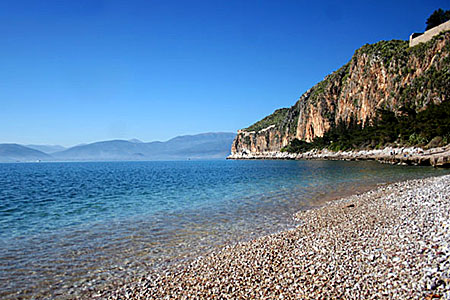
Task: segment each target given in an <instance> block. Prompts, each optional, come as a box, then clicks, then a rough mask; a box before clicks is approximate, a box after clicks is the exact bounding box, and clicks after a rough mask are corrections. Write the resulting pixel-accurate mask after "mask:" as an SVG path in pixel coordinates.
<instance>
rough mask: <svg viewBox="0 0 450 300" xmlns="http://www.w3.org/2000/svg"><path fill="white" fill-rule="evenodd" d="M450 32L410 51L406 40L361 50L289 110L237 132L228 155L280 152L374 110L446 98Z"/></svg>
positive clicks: (371, 115) (366, 119)
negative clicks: (292, 142) (295, 142)
mask: <svg viewBox="0 0 450 300" xmlns="http://www.w3.org/2000/svg"><path fill="white" fill-rule="evenodd" d="M449 72H450V32H449V31H447V32H444V33H441V34H440V35H439V36H436V37H434V38H433V39H432V40H430V41H429V42H427V43H422V44H419V45H417V46H415V47H412V48H410V47H408V42H407V41H398V40H394V41H381V42H379V43H376V44H372V45H364V46H363V47H361V48H360V49H358V50H356V52H355V54H354V55H353V57H352V59H351V60H350V61H349V62H348V63H347V64H346V65H344V66H343V67H341V68H340V69H339V70H337V71H335V72H334V73H332V74H330V75H328V76H327V77H325V79H324V80H323V81H321V82H319V83H318V84H317V85H315V86H314V87H312V88H311V89H310V90H308V91H307V92H306V93H304V94H303V95H302V96H301V97H300V99H299V100H298V101H297V103H295V104H294V105H293V106H292V107H290V108H285V109H280V110H277V111H275V112H274V114H272V115H270V116H268V117H266V118H264V119H263V120H261V121H259V122H257V123H255V124H253V125H252V126H250V127H248V128H246V129H242V130H239V131H238V134H237V136H236V139H235V140H234V142H233V145H232V149H231V151H232V154H233V155H234V154H249V153H257V152H273V151H280V150H281V149H282V148H283V147H284V146H286V145H288V144H289V143H290V141H292V140H293V139H294V138H297V139H299V140H304V141H307V142H310V141H312V140H313V139H314V138H316V137H321V136H323V134H324V133H325V132H326V131H328V130H329V129H330V128H331V127H333V126H336V125H337V124H338V123H343V124H350V123H351V122H356V123H358V124H362V125H363V126H364V125H366V124H372V123H373V122H374V120H375V119H376V117H377V110H379V109H383V110H389V111H393V112H395V114H401V113H402V108H405V107H406V108H408V109H414V110H416V111H420V110H422V109H424V108H425V107H427V105H429V104H430V103H435V104H440V103H442V102H443V101H445V100H448V99H450V88H449V86H450V76H449V75H448V74H449Z"/></svg>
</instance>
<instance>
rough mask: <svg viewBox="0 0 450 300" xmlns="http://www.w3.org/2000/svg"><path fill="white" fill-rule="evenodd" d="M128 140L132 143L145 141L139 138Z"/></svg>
mask: <svg viewBox="0 0 450 300" xmlns="http://www.w3.org/2000/svg"><path fill="white" fill-rule="evenodd" d="M128 141H129V142H132V143H137V144H142V143H143V141H141V140H138V139H131V140H128Z"/></svg>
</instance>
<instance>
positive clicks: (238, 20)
mask: <svg viewBox="0 0 450 300" xmlns="http://www.w3.org/2000/svg"><path fill="white" fill-rule="evenodd" d="M437 8H443V9H450V1H448V0H442V1H438V0H426V1H414V0H412V1H411V0H410V1H392V0H391V1H372V0H365V1H301V0H298V1H283V0H280V1H275V0H273V1H253V0H245V1H244V0H241V1H234V0H227V1H225V0H223V1H214V0H207V1H196V0H189V1H172V0H155V1H151V0H149V1H133V0H125V1H115V0H104V1H102V0H77V1H69V0H67V1H62V0H58V1H52V0H46V1H35V0H32V1H21V0H1V1H0V41H1V43H0V66H1V67H0V143H20V144H59V145H63V146H73V145H76V144H80V143H89V142H94V141H100V140H110V139H132V138H137V139H140V140H143V141H146V142H148V141H155V140H161V141H164V140H168V139H170V138H172V137H175V136H179V135H186V134H197V133H203V132H236V131H237V130H238V129H240V128H245V127H248V126H249V125H251V124H253V123H254V122H256V121H258V120H260V119H262V118H263V117H265V116H267V115H269V114H271V113H272V112H273V111H274V110H275V109H278V108H281V107H290V106H292V105H293V104H294V103H295V102H296V101H297V100H298V98H299V97H300V96H301V95H302V94H303V93H304V92H305V91H307V90H308V89H309V88H311V87H312V86H313V85H314V84H316V83H318V82H319V81H321V80H322V79H323V78H324V77H325V76H326V75H327V74H329V73H331V72H333V71H334V70H337V69H338V68H339V67H340V66H342V65H343V64H345V63H346V62H347V61H349V60H350V58H351V56H352V55H353V53H354V52H355V50H356V49H358V48H359V47H361V46H362V45H364V44H367V43H375V42H378V41H380V40H391V39H402V40H407V39H408V38H409V35H410V34H411V33H412V32H422V31H423V30H424V29H425V21H426V19H427V18H428V16H429V15H430V14H431V13H432V12H433V11H434V10H435V9H437Z"/></svg>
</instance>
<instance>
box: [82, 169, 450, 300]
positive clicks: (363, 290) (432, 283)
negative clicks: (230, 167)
mask: <svg viewBox="0 0 450 300" xmlns="http://www.w3.org/2000/svg"><path fill="white" fill-rule="evenodd" d="M449 220H450V175H444V176H440V177H429V178H425V179H416V180H408V181H404V182H400V183H394V184H389V185H385V186H380V187H378V188H376V189H373V190H371V191H369V192H365V193H362V194H357V195H353V196H350V197H345V198H342V199H340V200H335V201H331V202H328V203H327V204H325V205H324V206H322V207H320V208H317V209H312V210H308V211H303V212H299V213H297V214H296V221H297V223H298V225H297V227H296V228H295V229H292V230H288V231H282V232H279V233H275V234H271V235H268V236H263V237H261V238H258V239H255V240H251V241H248V242H242V243H238V244H236V245H233V246H227V247H225V248H223V249H220V250H218V251H215V252H212V253H210V254H208V255H205V256H200V257H198V258H197V259H195V260H194V261H192V262H189V263H186V264H180V265H178V266H176V267H174V268H171V269H169V270H166V271H164V272H161V273H152V274H149V275H148V276H147V277H146V278H141V279H139V280H137V281H135V282H133V283H131V284H128V285H125V286H121V287H118V288H117V289H116V290H114V291H100V292H98V293H97V294H95V295H91V298H97V299H119V298H120V299H140V298H146V299H163V298H165V297H167V298H171V299H172V298H176V299H183V298H186V299H189V298H196V297H197V298H200V299H201V298H208V299H210V298H222V299H227V298H230V299H233V298H239V297H243V298H244V299H254V298H256V299H261V298H264V299H266V298H267V299H273V298H279V297H281V296H284V298H286V299H318V298H322V299H323V298H326V299H330V298H331V299H332V298H344V299H380V298H381V299H422V298H424V297H425V298H426V299H431V297H438V296H439V297H440V299H450V243H449V242H450V221H449ZM355 287H358V288H355ZM427 297H428V298H427Z"/></svg>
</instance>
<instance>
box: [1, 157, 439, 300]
mask: <svg viewBox="0 0 450 300" xmlns="http://www.w3.org/2000/svg"><path fill="white" fill-rule="evenodd" d="M444 173H448V171H444V170H436V169H433V168H426V167H403V166H391V165H383V164H379V163H375V162H339V161H171V162H95V163H35V164H33V163H24V164H0V298H1V299H17V298H33V297H34V298H40V297H42V298H61V299H62V298H65V297H66V296H67V295H69V296H70V297H76V296H77V295H83V294H84V293H86V292H87V291H89V290H92V289H95V288H97V287H108V286H113V285H114V284H118V283H120V282H123V281H126V280H129V279H130V278H136V277H138V276H143V275H145V274H146V273H148V272H152V271H154V270H155V269H157V268H163V267H166V266H168V265H170V264H171V263H174V262H176V263H183V262H184V260H187V259H191V258H192V257H195V256H196V255H200V254H203V253H206V252H208V251H210V250H211V249H214V248H215V247H220V246H224V245H227V244H230V243H235V242H237V241H242V240H247V239H250V238H254V237H257V236H261V235H263V234H267V233H272V232H276V231H279V230H283V229H287V228H290V227H292V226H294V225H295V224H294V221H293V219H292V216H293V214H294V213H295V212H296V211H299V210H304V209H309V208H312V207H315V206H317V205H320V204H322V203H323V202H324V200H326V199H331V198H333V197H338V196H341V195H347V194H349V193H354V192H360V191H364V190H367V189H369V188H371V187H374V186H376V185H377V184H382V183H388V182H393V181H399V180H404V179H412V178H420V177H425V176H437V175H441V174H444Z"/></svg>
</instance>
